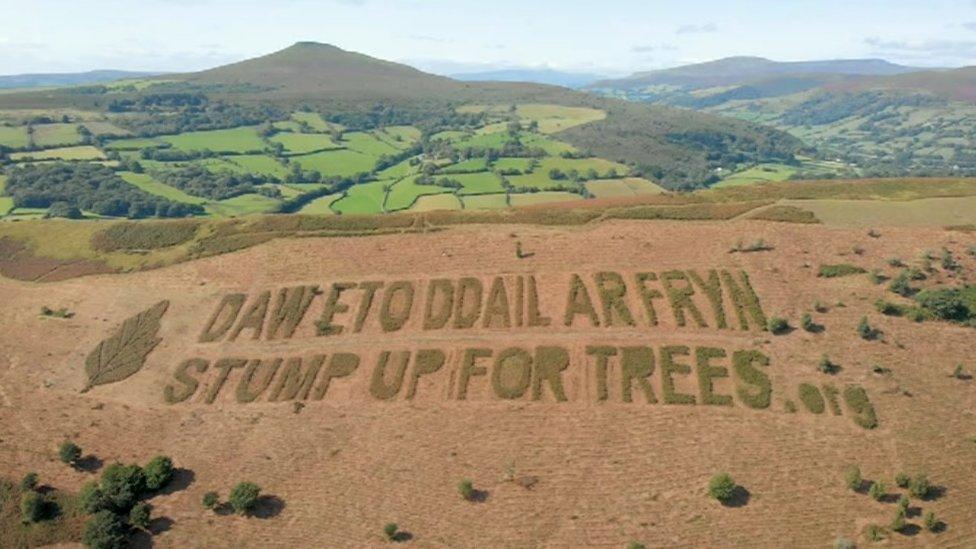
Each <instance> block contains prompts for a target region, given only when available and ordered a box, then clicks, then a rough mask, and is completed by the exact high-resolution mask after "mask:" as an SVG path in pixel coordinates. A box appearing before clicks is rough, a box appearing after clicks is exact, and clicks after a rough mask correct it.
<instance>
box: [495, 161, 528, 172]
mask: <svg viewBox="0 0 976 549" xmlns="http://www.w3.org/2000/svg"><path fill="white" fill-rule="evenodd" d="M531 165H532V159H531V158H498V159H496V160H495V162H494V163H493V164H492V167H493V168H494V169H496V170H519V171H521V172H522V173H525V172H527V171H529V166H531Z"/></svg>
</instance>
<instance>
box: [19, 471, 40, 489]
mask: <svg viewBox="0 0 976 549" xmlns="http://www.w3.org/2000/svg"><path fill="white" fill-rule="evenodd" d="M34 488H37V473H35V472H33V471H31V472H30V473H27V474H26V475H24V478H22V479H20V489H21V490H22V491H24V492H26V491H28V490H33V489H34Z"/></svg>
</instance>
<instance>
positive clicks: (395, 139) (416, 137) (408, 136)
mask: <svg viewBox="0 0 976 549" xmlns="http://www.w3.org/2000/svg"><path fill="white" fill-rule="evenodd" d="M379 133H380V134H381V135H382V134H385V135H386V136H388V137H389V138H390V140H391V141H390V144H391V145H393V146H395V147H397V148H400V149H403V148H406V147H408V146H410V144H411V143H415V142H417V141H420V130H418V129H417V128H415V127H413V126H387V127H385V128H383V129H382V130H380V132H379Z"/></svg>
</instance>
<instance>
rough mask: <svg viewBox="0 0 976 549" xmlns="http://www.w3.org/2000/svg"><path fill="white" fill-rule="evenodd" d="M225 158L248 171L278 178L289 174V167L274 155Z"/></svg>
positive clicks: (246, 155)
mask: <svg viewBox="0 0 976 549" xmlns="http://www.w3.org/2000/svg"><path fill="white" fill-rule="evenodd" d="M225 160H227V161H228V162H231V163H233V164H236V165H238V166H240V167H241V169H243V170H244V171H245V172H248V173H256V174H261V175H267V176H270V177H274V178H277V179H283V178H284V177H285V176H286V175H288V168H286V167H285V166H283V165H282V164H281V163H280V162H278V161H277V160H275V159H274V157H272V156H267V155H264V154H242V155H237V156H228V157H226V158H225Z"/></svg>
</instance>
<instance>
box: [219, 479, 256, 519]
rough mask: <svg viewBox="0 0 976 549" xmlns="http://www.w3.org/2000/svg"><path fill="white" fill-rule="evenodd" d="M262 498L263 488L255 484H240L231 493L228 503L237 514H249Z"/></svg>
mask: <svg viewBox="0 0 976 549" xmlns="http://www.w3.org/2000/svg"><path fill="white" fill-rule="evenodd" d="M260 497H261V488H260V487H259V486H258V485H257V484H254V483H253V482H239V483H238V484H237V485H236V486H234V488H232V489H231V491H230V496H228V498H227V499H228V501H229V502H230V506H231V507H232V508H233V509H234V511H235V512H237V513H239V514H242V515H243V514H247V513H249V512H251V511H252V510H254V506H255V505H257V503H258V498H260Z"/></svg>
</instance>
